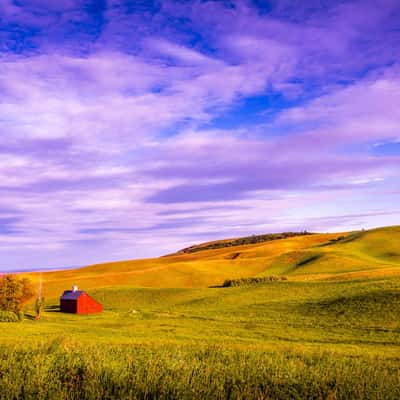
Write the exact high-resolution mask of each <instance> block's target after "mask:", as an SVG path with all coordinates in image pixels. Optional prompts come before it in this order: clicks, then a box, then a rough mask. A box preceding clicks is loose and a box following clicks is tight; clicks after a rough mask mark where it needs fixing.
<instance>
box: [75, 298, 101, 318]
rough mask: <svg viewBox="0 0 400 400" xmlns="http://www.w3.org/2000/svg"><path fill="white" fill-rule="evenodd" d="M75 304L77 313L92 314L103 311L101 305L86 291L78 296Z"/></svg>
mask: <svg viewBox="0 0 400 400" xmlns="http://www.w3.org/2000/svg"><path fill="white" fill-rule="evenodd" d="M77 304H78V307H77V311H76V313H77V314H94V313H99V312H102V311H103V306H102V305H101V304H100V303H98V302H97V301H96V300H94V299H92V298H91V297H90V296H89V295H88V294H86V293H83V294H82V295H81V296H79V298H78V301H77Z"/></svg>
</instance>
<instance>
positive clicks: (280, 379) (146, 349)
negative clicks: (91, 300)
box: [0, 227, 400, 399]
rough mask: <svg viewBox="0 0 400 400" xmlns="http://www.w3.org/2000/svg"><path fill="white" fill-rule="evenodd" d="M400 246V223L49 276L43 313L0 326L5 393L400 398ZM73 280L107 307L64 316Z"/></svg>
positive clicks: (1, 393)
mask: <svg viewBox="0 0 400 400" xmlns="http://www.w3.org/2000/svg"><path fill="white" fill-rule="evenodd" d="M232 253H239V256H235V257H234V258H233V259H232V257H230V254H232ZM399 254H400V228H398V227H391V228H383V229H380V230H373V231H366V232H358V233H350V234H330V235H311V236H304V237H296V238H289V239H284V240H278V241H274V242H268V243H261V244H260V243H257V244H252V245H245V246H235V247H230V248H218V249H215V250H204V251H196V253H195V254H182V255H174V256H170V257H163V258H160V259H154V260H144V261H131V262H122V263H112V264H103V265H99V266H91V267H87V268H84V269H82V270H76V271H60V272H52V273H48V274H44V275H45V278H44V281H45V285H46V286H45V288H46V290H47V302H46V304H47V306H46V311H45V313H44V315H43V317H42V319H41V320H40V321H35V320H33V319H29V318H27V319H25V320H24V321H23V322H22V323H1V324H0V329H1V331H0V345H1V347H0V399H9V398H43V399H44V398H55V399H56V398H57V399H58V398H60V399H63V398H65V399H72V398H76V399H84V398H115V399H120V398H146V399H150V398H165V399H168V398H198V399H204V398H221V399H223V398H232V399H237V398H254V399H260V398H266V399H267V398H271V399H273V398H277V399H288V398H289V399H290V398H294V399H295V398H299V399H300V398H315V399H351V398H358V399H366V398H368V399H398V398H400V389H399V388H400V367H399V365H400V273H399V272H400V258H399ZM157 268H160V269H157ZM138 271H140V272H138ZM170 274H171V275H170ZM270 275H285V276H287V278H288V280H285V281H271V282H269V281H267V282H264V283H259V284H252V285H245V286H239V287H227V288H222V287H209V286H211V285H213V286H215V285H220V284H222V282H223V280H224V279H229V278H240V277H246V276H270ZM30 276H31V277H33V279H35V278H36V276H35V275H30ZM157 277H159V278H157ZM185 277H186V278H185ZM196 277H200V278H199V281H197V280H196ZM174 278H176V281H174ZM82 282H84V285H82ZM143 282H147V283H148V284H147V285H144V284H143ZM182 282H186V284H182ZM72 283H77V284H79V285H80V286H82V288H83V289H85V290H88V292H89V293H90V294H91V295H92V296H93V297H95V298H96V299H97V300H99V301H100V302H101V303H103V305H104V309H105V310H104V312H103V313H102V314H97V315H89V316H79V315H68V314H61V313H59V312H58V296H57V295H59V294H60V293H61V291H62V289H65V288H69V286H70V285H71V284H72ZM157 285H158V286H159V287H157ZM141 286H148V287H141ZM27 314H28V315H29V310H28V313H27Z"/></svg>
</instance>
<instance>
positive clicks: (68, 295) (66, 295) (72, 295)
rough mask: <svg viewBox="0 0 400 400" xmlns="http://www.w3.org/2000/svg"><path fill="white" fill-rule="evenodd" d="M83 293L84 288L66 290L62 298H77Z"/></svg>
mask: <svg viewBox="0 0 400 400" xmlns="http://www.w3.org/2000/svg"><path fill="white" fill-rule="evenodd" d="M83 293H85V292H84V291H83V290H75V291H73V290H65V291H64V293H63V295H62V296H61V300H77V299H78V298H79V297H80V296H81V295H82V294H83Z"/></svg>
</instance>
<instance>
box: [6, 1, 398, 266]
mask: <svg viewBox="0 0 400 400" xmlns="http://www.w3.org/2000/svg"><path fill="white" fill-rule="evenodd" d="M399 106H400V3H399V1H398V0H379V1H378V0H375V1H372V0H360V1H331V0H329V1H328V0H272V1H266V0H265V1H263V0H236V1H235V0H232V1H223V0H221V1H200V0H191V1H186V0H179V1H174V0H165V1H164V0H159V1H157V0H154V1H145V0H0V271H16V270H18V271H20V270H24V269H44V268H61V267H68V266H80V265H86V264H91V263H98V262H102V261H108V260H120V259H134V258H142V257H152V256H159V255H163V254H166V253H169V252H172V251H175V250H178V249H180V248H182V247H185V246H188V245H192V244H195V243H200V242H204V241H207V240H213V239H221V238H227V237H237V236H245V235H251V234H259V233H267V232H280V231H289V230H290V231H299V230H305V229H306V230H308V231H315V232H317V231H318V232H328V231H329V232H330V231H348V230H356V229H362V228H370V227H376V226H384V225H395V224H400V110H399Z"/></svg>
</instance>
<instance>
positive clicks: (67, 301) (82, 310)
mask: <svg viewBox="0 0 400 400" xmlns="http://www.w3.org/2000/svg"><path fill="white" fill-rule="evenodd" d="M60 310H61V312H65V313H72V314H94V313H100V312H102V311H103V306H102V305H101V304H100V303H98V302H97V301H96V300H94V299H93V298H92V297H90V296H89V295H88V294H87V293H86V292H84V291H83V290H78V287H77V286H74V287H73V288H72V290H66V291H65V292H64V293H63V295H62V296H61V297H60Z"/></svg>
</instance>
